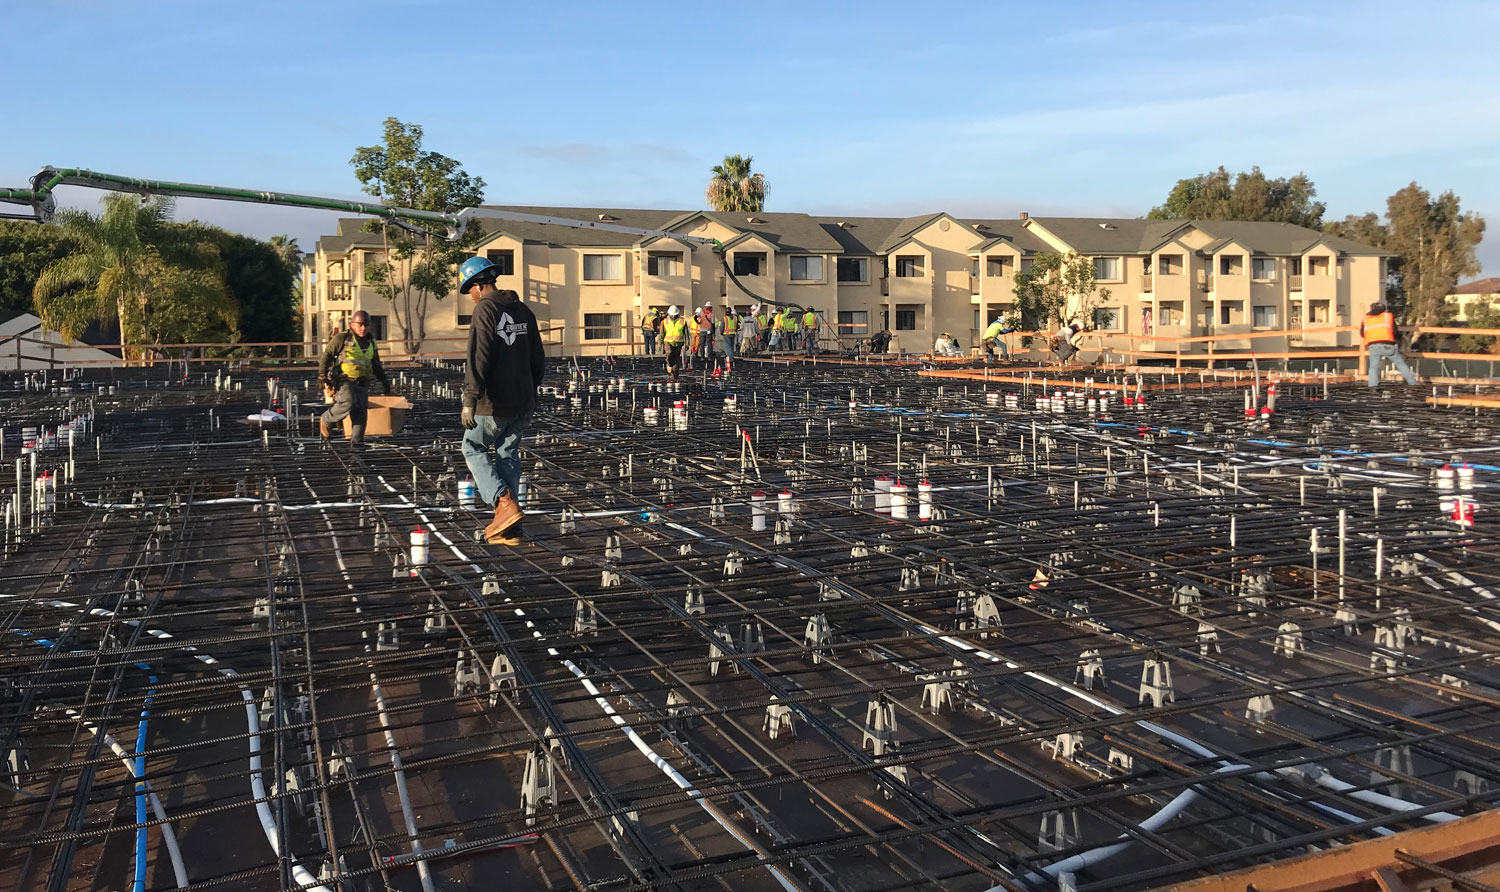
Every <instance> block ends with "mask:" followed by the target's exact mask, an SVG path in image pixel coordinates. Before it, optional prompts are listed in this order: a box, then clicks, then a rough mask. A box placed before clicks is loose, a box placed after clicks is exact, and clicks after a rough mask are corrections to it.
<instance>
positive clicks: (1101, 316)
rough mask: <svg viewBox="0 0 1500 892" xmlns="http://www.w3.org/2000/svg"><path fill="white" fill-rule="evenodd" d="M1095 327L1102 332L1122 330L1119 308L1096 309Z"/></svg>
mask: <svg viewBox="0 0 1500 892" xmlns="http://www.w3.org/2000/svg"><path fill="white" fill-rule="evenodd" d="M1094 327H1095V328H1097V329H1099V330H1101V331H1119V330H1120V309H1119V308H1118V307H1095V308H1094Z"/></svg>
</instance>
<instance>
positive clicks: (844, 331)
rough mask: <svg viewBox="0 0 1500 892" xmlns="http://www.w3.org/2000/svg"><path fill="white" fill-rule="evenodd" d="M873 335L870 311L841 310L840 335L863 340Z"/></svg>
mask: <svg viewBox="0 0 1500 892" xmlns="http://www.w3.org/2000/svg"><path fill="white" fill-rule="evenodd" d="M870 334H873V332H871V331H870V313H869V311H868V310H839V335H840V336H843V335H848V336H850V337H855V338H862V337H865V336H867V335H870Z"/></svg>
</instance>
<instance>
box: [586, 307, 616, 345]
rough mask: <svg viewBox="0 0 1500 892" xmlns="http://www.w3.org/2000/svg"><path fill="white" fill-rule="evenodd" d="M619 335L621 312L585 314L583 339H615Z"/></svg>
mask: <svg viewBox="0 0 1500 892" xmlns="http://www.w3.org/2000/svg"><path fill="white" fill-rule="evenodd" d="M619 337H620V314H619V313H584V314H583V339H584V340H585V341H613V340H617V339H619Z"/></svg>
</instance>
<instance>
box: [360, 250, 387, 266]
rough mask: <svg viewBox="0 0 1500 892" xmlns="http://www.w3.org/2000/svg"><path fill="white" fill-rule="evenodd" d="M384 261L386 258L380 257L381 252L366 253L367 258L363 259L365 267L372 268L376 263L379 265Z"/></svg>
mask: <svg viewBox="0 0 1500 892" xmlns="http://www.w3.org/2000/svg"><path fill="white" fill-rule="evenodd" d="M382 259H384V258H382V257H381V256H380V252H379V251H366V252H365V256H364V257H363V260H364V262H365V266H372V265H374V264H376V263H379V262H380V261H381V260H382Z"/></svg>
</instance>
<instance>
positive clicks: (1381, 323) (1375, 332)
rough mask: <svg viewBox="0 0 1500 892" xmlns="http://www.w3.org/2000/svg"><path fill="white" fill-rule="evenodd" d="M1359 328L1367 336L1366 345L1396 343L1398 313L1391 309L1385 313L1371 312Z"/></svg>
mask: <svg viewBox="0 0 1500 892" xmlns="http://www.w3.org/2000/svg"><path fill="white" fill-rule="evenodd" d="M1359 330H1360V333H1361V334H1363V335H1364V336H1365V346H1366V347H1368V346H1370V345H1371V344H1394V343H1396V314H1394V313H1392V312H1390V311H1389V310H1387V311H1386V312H1384V313H1371V314H1369V315H1368V316H1366V317H1365V321H1364V323H1363V324H1362V325H1360V327H1359Z"/></svg>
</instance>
